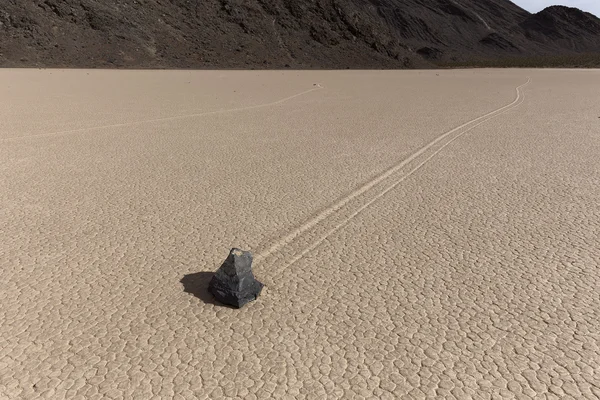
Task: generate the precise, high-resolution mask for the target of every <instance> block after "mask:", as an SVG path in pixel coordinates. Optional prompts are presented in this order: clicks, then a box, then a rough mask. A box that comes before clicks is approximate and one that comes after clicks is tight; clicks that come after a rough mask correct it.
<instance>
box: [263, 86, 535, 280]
mask: <svg viewBox="0 0 600 400" xmlns="http://www.w3.org/2000/svg"><path fill="white" fill-rule="evenodd" d="M529 82H531V79H530V78H528V79H527V82H525V83H524V84H522V85H520V86H517V88H516V89H515V90H516V92H517V96H516V98H515V100H514V101H513V102H511V103H509V104H507V105H505V106H503V107H500V108H498V109H496V110H494V111H491V112H489V113H487V114H485V115H482V116H480V117H477V118H475V119H472V120H470V121H468V122H466V123H464V124H462V125H460V126H458V127H456V128H454V129H452V130H450V131H448V132H446V133H444V134H442V135H441V136H439V137H437V138H436V139H434V140H433V141H431V142H430V143H428V144H427V145H425V146H424V147H422V148H421V149H419V150H418V151H417V152H415V153H414V154H412V155H411V156H410V157H408V158H406V159H404V160H402V161H401V162H399V163H397V164H395V165H393V166H392V167H390V168H388V169H387V170H386V171H384V172H383V173H382V174H380V175H378V176H377V177H375V178H373V179H372V180H370V181H368V182H367V183H365V184H364V185H363V186H361V187H359V188H358V189H356V190H354V191H353V192H351V193H350V194H349V195H347V196H345V197H344V198H342V199H341V200H339V201H338V202H337V203H335V204H333V205H332V206H330V207H328V208H326V209H325V210H323V211H321V212H320V213H319V214H318V215H317V216H315V217H314V218H312V219H310V220H309V221H307V222H305V223H304V224H302V225H301V226H300V227H298V228H297V229H294V230H293V231H292V232H290V233H289V234H288V235H286V236H285V237H284V238H283V239H281V240H279V241H277V242H275V243H274V244H273V245H272V246H271V247H269V248H268V249H267V250H265V251H262V252H261V253H259V254H257V256H256V259H257V260H260V259H264V258H266V257H268V256H270V255H271V254H273V253H275V252H277V251H279V250H281V249H282V248H283V247H284V246H286V245H287V244H289V243H290V242H292V241H293V240H294V239H295V238H296V237H297V236H299V235H301V234H302V233H304V232H306V231H307V230H309V229H311V228H313V227H314V226H315V225H317V224H318V223H320V222H321V221H323V220H324V219H326V218H328V217H329V216H330V215H332V214H334V213H335V212H337V211H338V210H340V209H341V208H342V207H344V205H346V204H347V203H348V202H350V201H351V200H353V199H354V198H356V197H358V196H360V195H361V194H363V193H365V192H366V191H368V190H369V189H371V188H372V187H373V186H375V185H377V184H378V183H380V182H381V181H383V180H385V179H386V178H388V177H389V176H390V175H392V174H393V173H395V172H396V171H398V170H400V169H401V168H403V167H404V166H406V165H407V164H408V163H410V162H411V161H413V160H415V159H416V158H417V157H419V156H420V155H422V154H423V153H425V152H426V151H427V150H429V149H430V148H432V147H433V146H435V145H436V144H437V143H438V142H440V141H441V140H443V139H444V138H446V137H448V136H449V135H451V134H452V133H455V132H457V131H459V130H460V129H462V128H465V127H467V126H469V125H470V124H473V123H476V122H478V123H476V124H475V125H473V126H471V127H469V128H468V129H467V130H465V131H463V132H461V133H460V134H458V135H456V136H455V137H454V138H452V139H451V140H450V141H448V142H447V143H445V144H444V145H443V146H442V147H440V148H439V149H438V150H436V151H435V152H434V153H433V154H432V155H431V156H429V157H428V158H427V159H425V161H423V162H422V163H421V164H419V165H418V166H417V167H416V168H414V169H413V170H411V171H410V172H408V173H407V174H405V175H403V176H402V177H400V178H399V179H398V180H396V181H395V182H394V183H393V184H392V185H391V186H389V187H388V188H387V189H385V190H384V191H383V192H381V193H379V194H378V195H377V196H375V197H374V198H373V199H372V200H370V201H369V202H367V203H366V204H364V205H363V206H361V207H360V208H359V209H358V210H357V211H355V212H354V213H353V214H351V215H350V216H349V217H348V218H347V219H345V220H344V222H342V223H341V224H339V225H337V226H336V227H335V228H333V229H332V230H330V231H328V232H327V233H326V234H325V235H324V236H322V237H321V238H320V239H319V240H317V241H316V242H315V243H313V244H312V245H311V246H309V247H308V248H306V249H305V250H303V251H302V252H301V253H300V254H299V255H298V256H296V257H295V258H293V259H292V261H290V262H289V263H288V264H287V265H286V268H287V267H288V266H290V265H292V264H293V263H295V262H296V261H298V260H299V259H300V258H302V257H303V256H304V255H305V254H306V253H308V252H309V251H311V250H313V249H314V248H315V247H317V246H318V245H319V244H321V243H322V242H323V241H324V240H325V239H326V238H327V237H329V236H330V235H331V234H333V233H334V232H336V231H337V230H339V229H340V228H342V227H343V226H344V225H346V224H347V223H348V222H349V221H350V220H351V219H352V218H354V217H355V216H356V215H358V214H359V213H360V212H362V211H363V210H364V209H365V208H367V207H368V206H370V205H371V204H373V203H374V202H375V201H376V200H378V199H379V198H381V197H382V196H384V195H385V194H386V193H387V192H389V191H390V190H392V189H393V188H395V187H396V186H398V185H399V184H400V183H401V182H402V181H404V180H405V179H406V178H407V177H409V176H410V175H412V174H413V173H415V172H416V171H417V170H419V169H420V168H421V167H422V166H423V165H425V163H427V162H428V161H429V160H431V159H432V158H433V157H435V156H436V155H437V154H438V153H439V152H440V151H442V150H443V149H444V148H445V147H446V146H448V145H449V144H450V143H452V142H453V141H454V140H456V139H458V138H459V137H461V136H462V135H464V134H465V133H467V132H469V131H471V130H473V129H475V128H476V127H478V126H479V125H481V124H483V123H485V122H487V121H489V120H490V119H492V118H495V117H497V116H499V115H502V114H504V113H505V112H507V111H510V110H511V109H512V108H514V107H517V106H518V105H519V104H521V102H522V101H523V99H524V94H522V93H521V89H522V88H523V87H525V86H526V85H528V84H529ZM480 121H481V122H480Z"/></svg>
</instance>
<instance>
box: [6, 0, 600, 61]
mask: <svg viewBox="0 0 600 400" xmlns="http://www.w3.org/2000/svg"><path fill="white" fill-rule="evenodd" d="M590 52H598V53H600V20H598V18H596V17H595V16H593V15H591V14H588V13H583V12H581V11H579V10H577V9H573V8H567V7H550V8H548V9H546V10H544V11H542V12H540V13H538V14H533V15H532V14H529V13H528V12H527V11H525V10H523V9H521V8H519V7H518V6H516V5H515V4H513V3H511V2H510V1H508V0H31V1H23V0H3V1H2V2H1V3H0V65H2V66H44V67H140V68H284V67H292V68H346V67H350V68H405V67H427V66H434V65H435V64H438V63H441V64H443V63H448V62H463V63H468V62H469V60H475V59H478V60H481V59H487V60H494V59H501V58H505V57H531V56H540V55H550V54H552V55H569V54H576V53H590Z"/></svg>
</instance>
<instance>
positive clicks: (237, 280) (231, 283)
mask: <svg viewBox="0 0 600 400" xmlns="http://www.w3.org/2000/svg"><path fill="white" fill-rule="evenodd" d="M262 288H263V284H262V283H260V282H259V281H257V280H256V279H255V278H254V274H253V273H252V254H251V253H250V252H249V251H244V250H240V249H237V248H233V249H231V251H230V252H229V256H228V257H227V259H226V260H225V262H224V263H223V264H222V265H221V267H220V268H219V269H218V270H217V272H216V273H215V275H214V276H213V277H212V279H211V280H210V283H209V285H208V290H209V291H210V293H212V295H213V296H215V298H216V299H217V300H218V301H220V302H221V303H223V304H227V305H230V306H233V307H236V308H241V307H243V306H244V305H245V304H246V303H249V302H251V301H253V300H256V298H257V297H258V295H259V294H260V292H261V290H262Z"/></svg>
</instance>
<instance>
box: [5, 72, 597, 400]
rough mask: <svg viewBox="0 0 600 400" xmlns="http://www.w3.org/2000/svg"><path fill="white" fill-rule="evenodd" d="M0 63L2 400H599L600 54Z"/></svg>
mask: <svg viewBox="0 0 600 400" xmlns="http://www.w3.org/2000/svg"><path fill="white" fill-rule="evenodd" d="M0 75H1V76H2V80H1V82H2V83H1V85H2V97H1V98H0V110H1V111H2V116H3V118H2V119H1V120H0V135H1V136H0V169H1V170H2V174H1V175H0V202H1V204H2V209H1V213H0V226H2V229H1V231H2V233H3V240H2V244H0V265H1V266H2V270H1V271H2V275H3V285H2V288H1V290H0V322H1V324H0V399H39V398H51V399H63V398H65V399H105V398H107V399H132V398H133V399H135V398H139V399H152V398H156V399H159V398H177V399H197V398H199V399H219V398H247V399H255V398H260V399H269V398H290V399H291V398H302V399H303V398H313V399H323V398H357V399H359V398H382V399H386V398H389V399H394V398H407V399H419V398H450V399H452V398H456V399H496V398H498V399H504V398H507V399H510V398H516V399H529V398H532V399H538V398H540V399H597V398H600V348H599V343H600V290H599V289H600V270H599V265H600V249H599V247H598V245H597V243H598V240H597V236H598V232H599V227H600V212H599V209H598V203H599V200H600V162H599V161H598V154H600V135H599V134H598V132H600V120H599V119H598V117H599V116H600V110H599V109H598V93H600V79H599V78H600V72H599V71H593V70H590V71H569V70H478V71H471V70H464V71H402V72H381V71H379V72H370V71H348V72H275V71H272V72H241V71H238V72H233V71H232V72H220V71H204V72H192V71H179V72H176V71H99V70H96V71H83V70H70V71H61V70H43V71H38V70H2V71H0ZM438 75H439V76H438ZM528 77H529V78H530V79H531V81H530V82H529V84H527V85H526V86H523V87H522V88H520V89H519V90H518V91H517V87H518V86H520V85H523V84H524V83H525V82H526V81H527V80H528ZM485 115H487V117H484V118H481V117H482V116H485ZM460 126H462V127H461V128H460V129H455V128H457V127H460ZM438 138H442V139H439V140H438ZM436 140H437V141H436ZM403 161H406V162H404V163H403ZM361 188H366V189H364V190H361ZM231 247H240V248H244V249H249V250H251V251H252V252H253V253H254V254H255V255H256V256H257V257H256V261H255V263H254V272H255V275H256V277H257V278H258V279H259V280H261V281H262V282H264V283H265V284H266V287H265V289H264V290H263V293H262V295H261V297H259V299H258V300H257V301H256V302H253V303H251V304H249V305H247V306H246V307H245V308H244V309H242V310H234V309H230V308H226V307H222V306H220V305H219V304H217V303H216V302H214V301H213V300H212V298H211V296H210V295H208V294H207V293H206V286H207V285H208V281H209V279H210V276H211V275H210V272H213V271H215V270H216V268H217V267H218V266H219V265H220V263H221V262H222V261H223V260H224V259H225V257H226V256H227V253H228V251H229V249H230V248H231Z"/></svg>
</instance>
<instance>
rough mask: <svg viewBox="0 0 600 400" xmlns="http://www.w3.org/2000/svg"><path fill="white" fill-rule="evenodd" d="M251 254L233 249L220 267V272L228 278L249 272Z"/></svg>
mask: <svg viewBox="0 0 600 400" xmlns="http://www.w3.org/2000/svg"><path fill="white" fill-rule="evenodd" d="M251 268H252V253H250V252H249V251H244V250H240V249H238V248H235V247H234V248H233V249H231V250H230V251H229V256H228V257H227V259H226V260H225V262H224V263H223V265H221V271H223V272H224V273H225V274H227V275H228V276H235V275H239V274H245V273H248V272H250V271H251Z"/></svg>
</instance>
